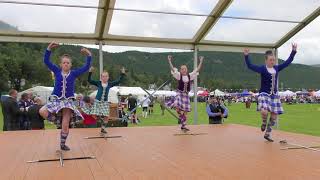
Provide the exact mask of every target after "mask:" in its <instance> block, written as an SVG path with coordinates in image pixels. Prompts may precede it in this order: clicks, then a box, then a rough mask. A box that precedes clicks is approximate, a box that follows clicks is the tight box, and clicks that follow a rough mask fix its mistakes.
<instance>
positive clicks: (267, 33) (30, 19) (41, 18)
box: [0, 0, 320, 64]
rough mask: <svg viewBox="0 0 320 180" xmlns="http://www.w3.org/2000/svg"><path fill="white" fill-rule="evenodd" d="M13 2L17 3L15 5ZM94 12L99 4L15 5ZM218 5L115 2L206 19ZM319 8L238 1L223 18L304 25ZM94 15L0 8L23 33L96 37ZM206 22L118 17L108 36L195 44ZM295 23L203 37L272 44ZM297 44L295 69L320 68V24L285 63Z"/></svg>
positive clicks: (239, 24)
mask: <svg viewBox="0 0 320 180" xmlns="http://www.w3.org/2000/svg"><path fill="white" fill-rule="evenodd" d="M12 1H13V0H12ZM14 1H32V2H50V3H65V4H75V5H91V6H96V5H97V4H98V1H97V0H90V1H87V0H56V1H51V0H14ZM217 2H218V0H152V1H151V0H117V2H116V7H118V8H131V9H146V10H157V11H170V12H187V13H200V14H208V13H210V11H211V10H212V8H213V7H214V6H215V5H216V3H217ZM319 6H320V0H281V1H279V0H257V1H252V0H234V1H233V3H232V4H231V6H230V7H229V8H228V9H227V11H226V12H225V14H224V15H226V16H240V17H254V18H265V19H278V20H291V21H302V20H303V19H304V18H305V17H306V16H307V15H309V14H310V13H311V12H312V11H314V10H315V9H316V8H317V7H319ZM96 14H97V10H96V9H79V8H61V7H43V6H26V5H13V4H1V6H0V20H2V21H5V22H7V23H9V24H12V25H14V26H17V27H18V28H19V30H22V31H38V32H41V31H43V32H61V33H64V32H67V33H72V32H73V33H93V32H94V27H95V22H96ZM204 20H205V17H195V16H176V15H163V14H148V13H134V12H124V11H115V12H114V14H113V21H112V23H111V26H110V30H109V33H110V34H114V35H133V36H146V37H166V38H174V37H175V38H187V39H188V38H189V39H190V38H192V37H193V35H194V34H195V33H196V32H197V30H198V28H199V27H200V26H201V24H202V23H203V21H204ZM296 25H297V24H295V23H276V22H259V21H248V20H231V19H220V20H219V21H218V22H217V24H216V25H215V26H214V27H213V29H212V30H211V31H210V32H209V33H208V35H207V36H206V37H205V39H206V40H217V41H237V42H254V43H274V42H276V41H277V40H279V39H280V38H281V37H282V36H283V35H284V34H286V33H287V32H288V31H290V29H292V28H293V27H294V26H296ZM292 42H297V43H298V46H299V52H298V54H297V57H296V59H295V62H296V63H303V64H320V60H319V57H320V18H317V19H316V20H315V21H314V22H312V23H311V24H310V25H308V26H307V27H306V28H305V29H304V30H302V31H301V32H299V33H298V34H297V35H296V36H294V37H293V38H292V39H290V40H289V41H288V43H286V44H285V45H283V46H282V47H281V48H280V49H279V56H280V58H283V59H285V58H287V56H288V54H289V53H290V50H291V47H290V46H291V45H290V44H291V43H292ZM104 50H107V51H111V52H121V51H126V50H139V51H151V52H161V51H172V50H170V49H169V50H168V49H154V48H136V47H110V46H106V47H105V48H104Z"/></svg>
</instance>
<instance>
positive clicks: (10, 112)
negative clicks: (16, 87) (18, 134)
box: [2, 97, 22, 131]
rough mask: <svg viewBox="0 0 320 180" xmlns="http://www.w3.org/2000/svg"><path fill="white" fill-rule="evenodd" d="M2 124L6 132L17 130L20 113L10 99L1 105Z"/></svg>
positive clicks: (12, 99) (15, 102)
mask: <svg viewBox="0 0 320 180" xmlns="http://www.w3.org/2000/svg"><path fill="white" fill-rule="evenodd" d="M2 106H3V112H2V113H3V121H4V122H3V123H4V127H6V130H7V131H14V130H19V128H20V127H19V115H20V114H22V112H20V109H19V106H18V102H17V100H15V99H14V98H12V97H9V98H7V99H6V100H5V101H4V102H3V103H2Z"/></svg>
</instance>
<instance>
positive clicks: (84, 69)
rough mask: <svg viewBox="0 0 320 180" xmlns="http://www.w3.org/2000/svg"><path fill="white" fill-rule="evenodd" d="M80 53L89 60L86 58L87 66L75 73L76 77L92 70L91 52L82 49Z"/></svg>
mask: <svg viewBox="0 0 320 180" xmlns="http://www.w3.org/2000/svg"><path fill="white" fill-rule="evenodd" d="M80 52H81V54H83V55H85V56H87V58H86V64H85V65H84V66H82V67H81V68H79V69H76V70H74V71H73V73H74V74H75V75H76V76H80V75H81V74H83V73H85V72H87V71H88V70H89V68H90V65H91V60H92V57H91V52H90V51H89V50H88V49H86V48H82V49H81V51H80Z"/></svg>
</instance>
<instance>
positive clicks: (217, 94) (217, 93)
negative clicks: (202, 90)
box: [210, 89, 226, 96]
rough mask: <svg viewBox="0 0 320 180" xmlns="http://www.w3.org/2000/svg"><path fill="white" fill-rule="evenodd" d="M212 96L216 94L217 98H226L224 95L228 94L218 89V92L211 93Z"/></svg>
mask: <svg viewBox="0 0 320 180" xmlns="http://www.w3.org/2000/svg"><path fill="white" fill-rule="evenodd" d="M210 94H214V95H215V96H224V95H226V93H224V92H222V91H220V90H219V89H216V90H214V91H212V92H210Z"/></svg>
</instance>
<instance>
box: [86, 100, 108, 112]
mask: <svg viewBox="0 0 320 180" xmlns="http://www.w3.org/2000/svg"><path fill="white" fill-rule="evenodd" d="M90 114H92V115H96V116H109V103H108V102H107V101H99V100H97V99H95V100H94V104H93V107H92V110H91V112H90Z"/></svg>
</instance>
